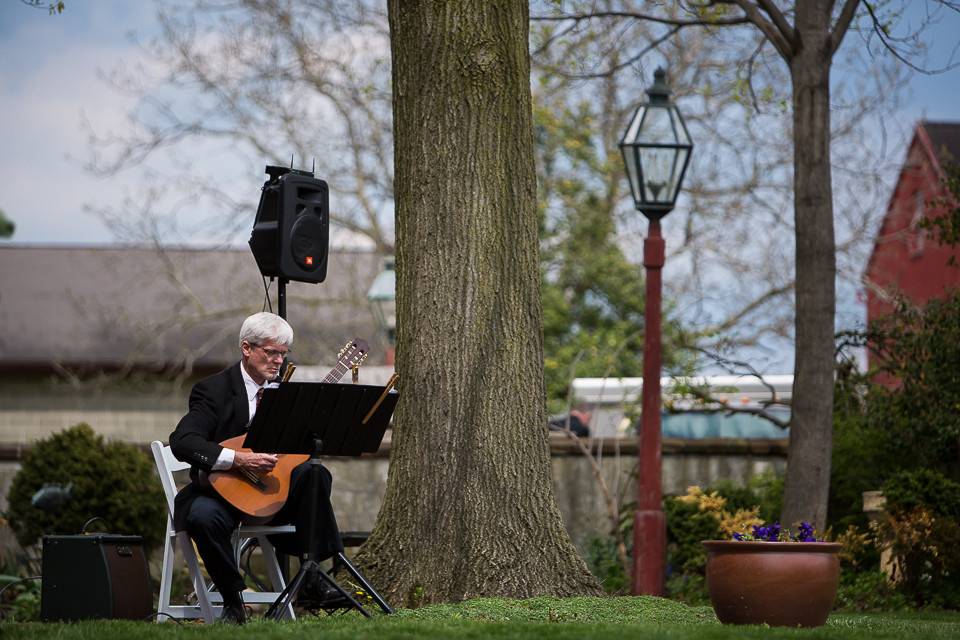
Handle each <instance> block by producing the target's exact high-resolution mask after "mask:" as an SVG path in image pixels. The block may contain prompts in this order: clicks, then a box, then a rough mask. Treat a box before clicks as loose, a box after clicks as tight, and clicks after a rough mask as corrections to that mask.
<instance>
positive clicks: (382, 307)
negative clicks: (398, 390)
mask: <svg viewBox="0 0 960 640" xmlns="http://www.w3.org/2000/svg"><path fill="white" fill-rule="evenodd" d="M393 265H394V262H393V258H392V257H391V258H387V259H386V260H385V261H384V267H383V271H381V272H380V273H379V274H377V277H376V278H374V280H373V284H371V285H370V289H369V291H367V300H368V301H369V302H370V308H371V310H372V311H373V317H374V319H375V320H376V322H377V327H378V328H379V329H380V331H381V332H383V334H384V335H385V336H386V337H387V364H393V361H394V347H395V345H396V342H397V293H396V290H397V276H396V272H395V271H394V266H393Z"/></svg>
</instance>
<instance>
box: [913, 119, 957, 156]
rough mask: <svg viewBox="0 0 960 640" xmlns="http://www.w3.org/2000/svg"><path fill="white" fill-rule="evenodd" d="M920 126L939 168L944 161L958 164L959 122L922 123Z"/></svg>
mask: <svg viewBox="0 0 960 640" xmlns="http://www.w3.org/2000/svg"><path fill="white" fill-rule="evenodd" d="M921 126H922V127H923V128H924V129H925V130H926V132H927V136H928V137H929V138H930V146H931V149H932V151H933V152H934V153H935V154H936V155H937V157H938V159H939V160H940V162H941V166H942V165H943V164H944V163H945V161H950V162H960V122H922V123H921Z"/></svg>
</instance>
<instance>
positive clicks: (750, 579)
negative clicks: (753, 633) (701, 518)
mask: <svg viewBox="0 0 960 640" xmlns="http://www.w3.org/2000/svg"><path fill="white" fill-rule="evenodd" d="M703 546H704V547H706V549H707V588H708V589H709V590H710V602H711V603H712V604H713V610H714V612H715V613H716V614H717V618H719V619H720V622H723V623H727V624H763V623H766V624H769V625H770V626H780V627H798V626H799V627H819V626H821V625H822V624H823V623H825V622H826V621H827V615H828V614H829V613H830V609H831V608H832V607H833V601H834V598H836V596H837V584H838V583H839V580H840V558H839V556H838V555H837V554H838V553H839V551H840V548H841V545H840V544H837V543H835V542H741V541H734V540H724V541H718V540H707V541H704V543H703Z"/></svg>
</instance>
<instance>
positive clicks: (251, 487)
mask: <svg viewBox="0 0 960 640" xmlns="http://www.w3.org/2000/svg"><path fill="white" fill-rule="evenodd" d="M367 349H368V346H367V343H366V341H364V340H360V339H359V338H356V339H354V340H351V341H350V342H348V343H347V344H346V345H344V347H343V349H341V350H340V353H339V354H337V364H336V366H335V367H334V368H333V369H331V370H330V373H328V374H327V376H326V377H325V378H324V379H323V382H337V381H338V380H340V378H342V377H343V375H344V374H345V373H346V372H347V371H349V370H351V369H355V368H356V367H359V366H360V364H361V363H362V362H363V361H364V359H366V357H367ZM281 384H282V383H281ZM246 437H247V436H246V434H242V435H239V436H236V437H234V438H228V439H227V440H224V441H223V442H221V443H220V444H222V445H223V446H224V447H227V448H230V449H233V450H234V451H247V452H249V451H252V450H251V449H247V448H244V446H243V441H244V439H246ZM309 459H310V456H308V455H306V454H299V453H279V454H277V464H276V466H275V467H274V468H273V469H272V470H271V471H270V472H268V473H262V474H255V473H250V472H244V471H241V470H234V469H229V470H227V471H211V472H210V473H209V474H207V481H208V482H209V483H210V486H212V487H213V489H214V490H215V491H216V492H217V493H219V494H220V496H221V497H222V498H223V499H224V500H226V501H227V502H229V503H230V504H232V505H233V506H234V507H236V508H237V509H239V510H240V511H241V512H243V514H244V518H243V520H244V522H245V523H247V524H257V523H264V522H267V521H268V520H270V518H272V517H273V516H274V515H276V513H277V512H278V511H280V509H281V507H283V505H284V503H286V501H287V497H288V496H289V495H290V474H291V473H292V472H293V469H294V468H295V467H296V466H297V465H299V464H302V463H304V462H306V461H307V460H309Z"/></svg>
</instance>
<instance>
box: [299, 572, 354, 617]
mask: <svg viewBox="0 0 960 640" xmlns="http://www.w3.org/2000/svg"><path fill="white" fill-rule="evenodd" d="M343 605H347V606H349V603H348V601H347V599H346V598H344V597H343V596H342V595H341V594H340V592H339V591H337V589H336V588H335V587H334V586H333V585H331V584H329V583H328V582H327V581H326V580H324V579H323V578H321V577H320V573H319V572H318V571H309V572H308V573H307V575H305V576H304V577H303V584H301V585H300V591H299V592H298V593H297V606H300V607H303V608H304V609H327V608H336V607H338V606H343Z"/></svg>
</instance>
